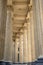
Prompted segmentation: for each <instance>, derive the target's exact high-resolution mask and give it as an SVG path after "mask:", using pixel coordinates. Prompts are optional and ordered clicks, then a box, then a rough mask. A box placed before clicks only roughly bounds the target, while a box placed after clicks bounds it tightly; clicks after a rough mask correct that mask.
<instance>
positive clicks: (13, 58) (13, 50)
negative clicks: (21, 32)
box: [12, 41, 15, 63]
mask: <svg viewBox="0 0 43 65" xmlns="http://www.w3.org/2000/svg"><path fill="white" fill-rule="evenodd" d="M12 44H13V49H12V61H13V63H14V62H15V41H13V43H12Z"/></svg>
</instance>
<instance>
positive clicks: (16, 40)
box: [15, 38, 19, 63]
mask: <svg viewBox="0 0 43 65" xmlns="http://www.w3.org/2000/svg"><path fill="white" fill-rule="evenodd" d="M18 45H19V39H18V38H16V39H15V63H18Z"/></svg>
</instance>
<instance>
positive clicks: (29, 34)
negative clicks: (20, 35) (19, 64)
mask: <svg viewBox="0 0 43 65" xmlns="http://www.w3.org/2000/svg"><path fill="white" fill-rule="evenodd" d="M27 43H28V62H32V48H31V47H32V45H31V21H30V20H28V22H27Z"/></svg>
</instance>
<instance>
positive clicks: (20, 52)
mask: <svg viewBox="0 0 43 65" xmlns="http://www.w3.org/2000/svg"><path fill="white" fill-rule="evenodd" d="M19 62H20V63H23V30H20V39H19Z"/></svg>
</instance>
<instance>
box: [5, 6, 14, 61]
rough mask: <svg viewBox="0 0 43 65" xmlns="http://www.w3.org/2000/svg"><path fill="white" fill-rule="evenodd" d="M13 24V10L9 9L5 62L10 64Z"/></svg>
mask: <svg viewBox="0 0 43 65" xmlns="http://www.w3.org/2000/svg"><path fill="white" fill-rule="evenodd" d="M12 48H13V43H12V24H11V8H10V7H8V8H7V20H6V36H5V50H4V60H5V61H7V62H9V61H12Z"/></svg>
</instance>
